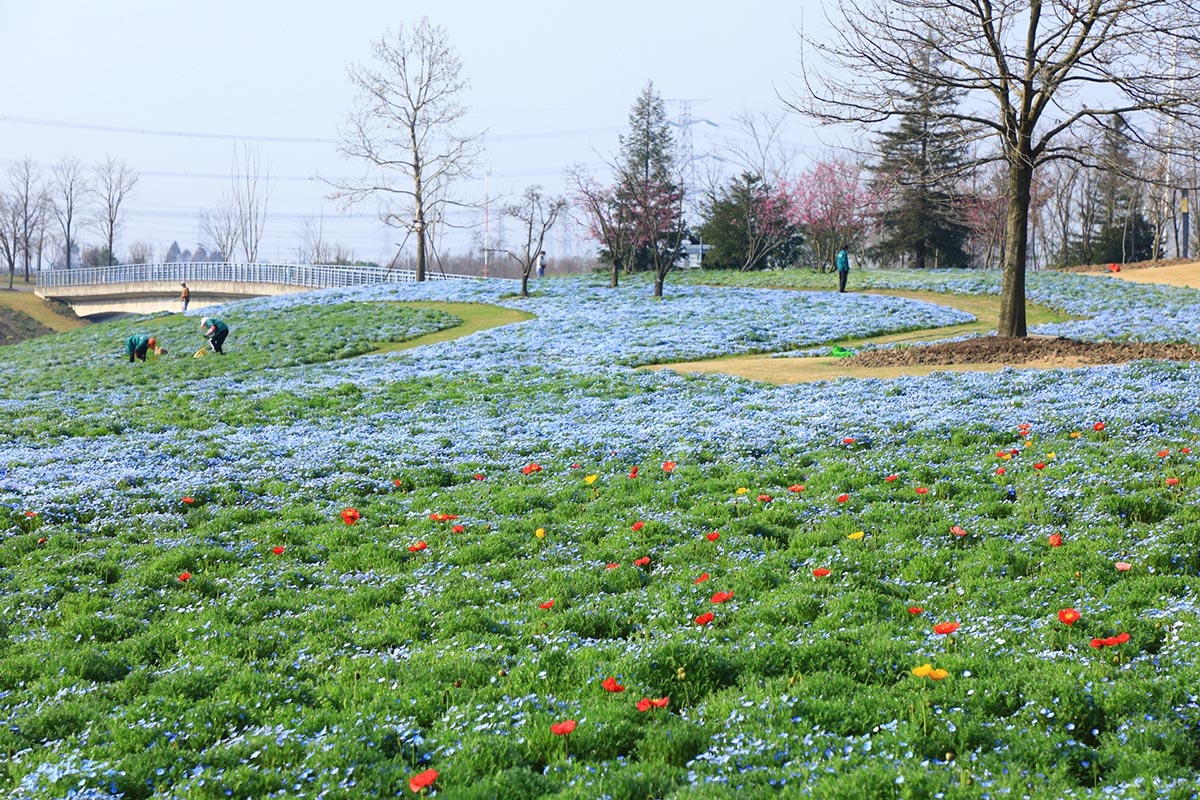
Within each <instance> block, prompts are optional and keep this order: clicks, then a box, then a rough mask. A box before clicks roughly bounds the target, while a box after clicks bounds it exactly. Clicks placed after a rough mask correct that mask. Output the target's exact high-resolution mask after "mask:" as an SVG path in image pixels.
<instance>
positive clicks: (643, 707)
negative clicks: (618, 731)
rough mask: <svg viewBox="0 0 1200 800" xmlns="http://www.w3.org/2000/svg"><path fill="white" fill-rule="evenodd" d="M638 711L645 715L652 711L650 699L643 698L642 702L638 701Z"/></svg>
mask: <svg viewBox="0 0 1200 800" xmlns="http://www.w3.org/2000/svg"><path fill="white" fill-rule="evenodd" d="M637 710H638V711H640V712H642V713H643V714H645V713H646V712H647V711H649V710H650V698H649V697H643V698H642V699H641V700H638V701H637Z"/></svg>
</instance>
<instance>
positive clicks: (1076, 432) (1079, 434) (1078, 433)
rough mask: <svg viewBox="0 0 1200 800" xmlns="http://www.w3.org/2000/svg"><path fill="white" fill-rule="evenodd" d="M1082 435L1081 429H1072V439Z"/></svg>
mask: <svg viewBox="0 0 1200 800" xmlns="http://www.w3.org/2000/svg"><path fill="white" fill-rule="evenodd" d="M1082 435H1083V434H1082V433H1080V432H1079V431H1071V438H1072V439H1078V438H1079V437H1080V436H1082Z"/></svg>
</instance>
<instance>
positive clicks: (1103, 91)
mask: <svg viewBox="0 0 1200 800" xmlns="http://www.w3.org/2000/svg"><path fill="white" fill-rule="evenodd" d="M837 9H838V13H837V15H836V16H837V19H835V20H833V27H832V30H833V33H832V34H831V35H830V36H828V37H827V38H824V39H817V38H816V37H812V36H803V37H802V38H803V40H804V42H805V44H806V45H807V46H811V47H812V48H813V49H815V50H816V51H817V53H818V54H819V56H820V59H815V60H812V61H809V60H806V59H802V62H801V76H800V77H801V79H802V81H803V87H804V88H803V90H802V92H800V93H799V94H797V95H796V96H795V97H794V98H793V99H792V100H791V101H789V105H790V106H791V107H792V108H793V109H794V110H796V111H798V112H800V113H802V114H804V115H806V116H808V117H810V118H813V119H816V120H820V121H822V122H827V123H837V122H843V121H847V122H851V123H854V124H859V125H862V126H867V127H870V126H874V125H877V124H879V123H882V122H885V121H888V120H889V119H891V118H894V117H898V116H900V115H902V113H903V110H902V109H903V104H902V103H899V102H898V100H899V98H900V97H901V93H902V92H904V91H905V90H906V87H907V86H911V85H912V82H913V78H914V75H916V77H917V78H918V83H919V85H928V86H931V87H944V88H949V89H951V90H953V91H955V92H958V93H960V94H961V95H962V96H963V98H964V101H963V103H961V104H960V105H959V106H957V107H955V108H949V109H940V110H937V111H936V112H934V113H936V114H937V115H938V119H939V121H940V122H942V123H945V124H958V125H961V126H962V129H963V130H964V131H965V130H970V129H972V128H973V127H974V126H978V127H979V130H981V131H983V132H984V134H983V135H984V136H986V137H987V138H988V139H989V140H990V141H992V142H994V143H995V149H994V150H992V151H991V152H989V153H988V154H987V155H986V157H987V158H989V159H995V160H999V161H1000V162H1001V163H1002V164H1003V165H1004V167H1005V169H1006V188H1005V194H1006V195H1007V199H1008V212H1007V217H1006V222H1005V228H1006V232H1005V250H1004V275H1003V280H1002V296H1001V309H1000V320H999V325H998V333H999V334H1000V335H1002V336H1025V335H1026V325H1025V268H1026V256H1027V250H1028V243H1029V219H1030V202H1031V199H1030V192H1031V188H1032V186H1033V182H1034V175H1035V171H1036V170H1037V168H1038V167H1040V166H1041V165H1043V164H1045V163H1047V162H1048V161H1051V160H1053V159H1057V158H1067V159H1073V160H1076V161H1080V162H1083V163H1089V162H1091V163H1094V162H1095V161H1096V160H1097V159H1098V158H1099V157H1100V154H1098V153H1095V152H1092V151H1085V150H1080V149H1079V148H1078V147H1076V146H1075V145H1076V142H1077V141H1078V139H1077V138H1076V137H1075V136H1072V135H1071V134H1073V133H1077V132H1079V131H1081V130H1087V129H1090V128H1095V127H1097V126H1102V125H1104V124H1105V123H1106V122H1107V121H1108V120H1110V119H1112V118H1115V117H1118V116H1119V117H1122V118H1124V119H1125V121H1126V122H1128V123H1129V125H1128V128H1127V130H1125V131H1123V135H1125V136H1127V137H1128V138H1129V139H1131V140H1135V141H1142V142H1144V143H1147V144H1149V143H1150V133H1149V132H1150V131H1152V130H1154V129H1155V127H1156V126H1157V125H1158V124H1160V123H1161V121H1162V119H1164V118H1166V119H1172V120H1174V121H1175V122H1176V123H1177V124H1179V125H1180V126H1181V129H1182V128H1189V129H1195V128H1196V127H1197V126H1198V125H1200V106H1198V105H1197V103H1196V97H1197V95H1198V94H1200V58H1198V57H1197V56H1198V55H1200V53H1198V49H1200V3H1198V2H1197V0H1082V1H1081V0H950V1H949V2H946V0H839V2H838V5H837ZM926 52H932V53H935V54H936V55H937V56H938V57H937V58H932V59H929V60H928V62H927V66H925V62H923V61H922V60H921V59H918V58H917V55H918V54H920V53H926ZM1184 138H1186V137H1183V136H1181V137H1180V138H1179V140H1177V143H1176V144H1171V143H1169V142H1162V141H1156V142H1154V143H1153V146H1154V147H1155V148H1158V149H1160V150H1161V149H1168V148H1171V149H1174V150H1176V151H1178V152H1177V153H1176V154H1177V155H1178V156H1179V157H1181V158H1183V157H1190V156H1191V155H1192V154H1189V153H1186V152H1184V150H1183V148H1181V147H1179V146H1178V141H1182V140H1183V139H1184Z"/></svg>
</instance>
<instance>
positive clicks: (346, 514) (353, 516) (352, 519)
mask: <svg viewBox="0 0 1200 800" xmlns="http://www.w3.org/2000/svg"><path fill="white" fill-rule="evenodd" d="M360 519H362V514H360V513H358V509H357V508H344V509H342V522H344V523H346V524H347V525H353V524H354V523H356V522H358V521H359V520H360Z"/></svg>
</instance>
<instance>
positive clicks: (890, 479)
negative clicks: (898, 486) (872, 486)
mask: <svg viewBox="0 0 1200 800" xmlns="http://www.w3.org/2000/svg"><path fill="white" fill-rule="evenodd" d="M883 480H884V481H885V482H886V483H895V482H896V481H898V480H900V476H899V475H897V474H896V473H894V472H893V473H892V474H891V475H888V476H887V477H886V478H884V479H883Z"/></svg>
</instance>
